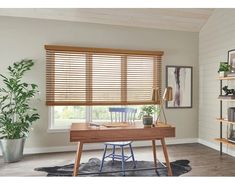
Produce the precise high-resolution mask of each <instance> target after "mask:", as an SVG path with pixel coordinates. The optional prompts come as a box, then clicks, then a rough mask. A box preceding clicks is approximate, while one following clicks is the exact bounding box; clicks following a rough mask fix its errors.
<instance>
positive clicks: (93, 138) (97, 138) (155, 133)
mask: <svg viewBox="0 0 235 185" xmlns="http://www.w3.org/2000/svg"><path fill="white" fill-rule="evenodd" d="M165 137H175V127H174V126H171V125H166V124H163V123H158V124H157V126H155V127H152V128H144V126H143V124H142V123H141V124H137V123H135V124H132V125H130V126H128V127H115V128H107V127H104V126H100V127H95V126H90V125H89V124H88V123H73V124H72V126H71V129H70V141H71V142H78V148H77V153H76V158H75V163H74V171H73V176H77V173H78V168H79V165H80V159H81V154H82V148H83V144H84V143H99V142H109V141H141V140H152V149H153V157H154V164H155V167H156V166H157V157H156V145H155V140H160V141H161V145H162V148H163V153H164V157H165V161H166V166H167V170H168V175H169V176H172V171H171V167H170V162H169V158H168V153H167V147H166V144H165Z"/></svg>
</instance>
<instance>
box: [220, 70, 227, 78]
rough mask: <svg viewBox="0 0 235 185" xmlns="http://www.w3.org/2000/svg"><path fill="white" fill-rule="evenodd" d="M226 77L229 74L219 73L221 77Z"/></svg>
mask: <svg viewBox="0 0 235 185" xmlns="http://www.w3.org/2000/svg"><path fill="white" fill-rule="evenodd" d="M226 75H227V72H225V71H220V72H219V77H226Z"/></svg>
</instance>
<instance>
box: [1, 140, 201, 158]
mask: <svg viewBox="0 0 235 185" xmlns="http://www.w3.org/2000/svg"><path fill="white" fill-rule="evenodd" d="M197 142H198V139H197V138H185V139H166V143H167V144H168V145H173V144H187V143H197ZM151 144H152V143H151V142H150V141H135V142H133V144H132V145H133V147H145V146H151ZM156 144H157V145H160V143H159V142H158V141H157V142H156ZM103 147H104V145H103V144H102V143H92V144H85V145H84V147H83V148H84V150H99V149H103ZM76 149H77V146H76V145H70V146H53V147H37V148H25V149H24V154H39V153H53V152H68V151H76ZM0 155H2V151H1V149H0Z"/></svg>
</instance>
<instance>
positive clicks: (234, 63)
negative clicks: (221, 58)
mask: <svg viewBox="0 0 235 185" xmlns="http://www.w3.org/2000/svg"><path fill="white" fill-rule="evenodd" d="M228 64H229V65H230V73H235V49H232V50H229V51H228Z"/></svg>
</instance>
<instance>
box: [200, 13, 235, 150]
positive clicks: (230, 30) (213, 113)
mask: <svg viewBox="0 0 235 185" xmlns="http://www.w3.org/2000/svg"><path fill="white" fill-rule="evenodd" d="M234 16H235V10H234V9H216V10H215V11H214V13H213V15H212V16H211V17H210V18H209V20H208V22H207V23H206V24H205V26H204V27H203V28H202V30H201V31H200V34H199V84H200V85H199V97H200V99H199V138H200V142H201V143H204V144H206V145H208V146H210V147H213V148H215V149H219V144H218V143H217V142H215V141H214V138H216V137H217V138H218V137H219V124H218V122H216V121H215V119H216V118H217V117H219V114H220V112H219V111H220V109H219V101H218V100H217V98H218V95H219V92H220V91H219V80H216V78H217V77H218V73H217V71H218V67H219V63H220V62H223V61H224V62H226V61H227V52H228V50H231V49H235V19H234ZM229 83H230V87H232V85H233V87H234V84H235V83H234V82H229ZM224 84H225V83H224ZM228 106H235V104H234V103H224V107H223V109H224V111H223V113H224V115H226V110H227V107H228ZM226 129H227V128H226V126H225V125H224V127H223V130H224V131H225V130H226ZM224 136H225V132H224ZM224 151H225V152H228V153H232V152H234V150H232V149H231V148H227V147H225V148H224ZM234 154H235V153H234Z"/></svg>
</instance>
